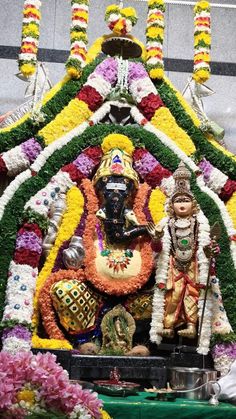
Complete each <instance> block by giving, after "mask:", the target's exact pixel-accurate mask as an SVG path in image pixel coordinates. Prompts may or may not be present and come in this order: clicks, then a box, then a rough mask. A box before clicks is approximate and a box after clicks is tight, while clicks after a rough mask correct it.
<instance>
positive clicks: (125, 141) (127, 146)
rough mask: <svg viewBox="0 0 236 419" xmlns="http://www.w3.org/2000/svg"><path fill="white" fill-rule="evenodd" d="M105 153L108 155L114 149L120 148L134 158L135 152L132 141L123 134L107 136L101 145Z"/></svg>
mask: <svg viewBox="0 0 236 419" xmlns="http://www.w3.org/2000/svg"><path fill="white" fill-rule="evenodd" d="M101 147H102V151H103V153H104V154H105V153H107V152H108V151H110V150H112V149H113V148H119V149H120V150H123V151H125V152H126V153H127V154H129V155H130V156H132V154H133V151H134V146H133V143H132V141H130V139H129V138H128V137H126V135H123V134H109V135H107V136H106V137H105V138H104V139H103V142H102V144H101Z"/></svg>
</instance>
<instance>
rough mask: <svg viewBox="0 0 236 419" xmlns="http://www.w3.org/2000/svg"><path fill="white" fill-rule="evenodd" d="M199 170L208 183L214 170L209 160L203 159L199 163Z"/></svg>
mask: <svg viewBox="0 0 236 419" xmlns="http://www.w3.org/2000/svg"><path fill="white" fill-rule="evenodd" d="M199 168H200V169H201V170H202V172H203V176H204V181H205V182H206V183H207V182H208V181H209V179H210V175H211V172H212V170H213V166H212V165H211V163H210V162H209V161H208V160H206V159H203V160H202V161H201V162H200V163H199Z"/></svg>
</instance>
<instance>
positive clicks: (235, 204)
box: [226, 192, 236, 228]
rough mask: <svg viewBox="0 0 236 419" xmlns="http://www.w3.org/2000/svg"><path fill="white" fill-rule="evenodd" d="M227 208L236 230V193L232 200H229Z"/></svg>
mask: <svg viewBox="0 0 236 419" xmlns="http://www.w3.org/2000/svg"><path fill="white" fill-rule="evenodd" d="M226 208H227V210H228V212H229V214H230V217H231V219H232V221H233V225H234V228H236V192H234V193H233V195H232V196H231V198H230V199H229V200H228V202H227V204H226Z"/></svg>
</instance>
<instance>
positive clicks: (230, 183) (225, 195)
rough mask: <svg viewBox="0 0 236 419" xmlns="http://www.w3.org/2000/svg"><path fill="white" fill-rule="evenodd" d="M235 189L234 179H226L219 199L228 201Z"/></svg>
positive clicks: (235, 182)
mask: <svg viewBox="0 0 236 419" xmlns="http://www.w3.org/2000/svg"><path fill="white" fill-rule="evenodd" d="M235 191H236V181H235V180H230V179H228V180H227V182H226V183H225V185H224V187H223V188H222V189H221V192H220V195H219V196H220V199H222V201H228V200H229V198H230V197H231V196H232V194H233V193H234V192H235Z"/></svg>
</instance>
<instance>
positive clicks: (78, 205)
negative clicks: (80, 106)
mask: <svg viewBox="0 0 236 419" xmlns="http://www.w3.org/2000/svg"><path fill="white" fill-rule="evenodd" d="M66 200H67V210H66V212H65V213H64V215H63V218H62V223H61V226H60V229H59V232H58V235H57V238H56V241H55V244H54V246H53V248H52V250H51V251H50V253H49V255H48V257H47V260H46V262H45V264H44V266H43V268H42V270H41V272H40V274H39V275H38V278H37V283H36V291H35V297H34V314H33V319H32V326H33V328H34V335H35V334H36V333H37V328H38V322H39V311H38V297H39V292H40V290H41V288H42V286H43V284H44V282H45V281H46V279H47V278H48V277H49V275H50V274H51V271H52V268H53V266H54V263H55V260H56V257H57V254H58V251H59V249H60V247H61V245H62V244H63V243H64V241H65V240H68V239H69V238H70V237H71V236H72V235H73V233H74V231H75V229H76V227H77V225H78V224H79V222H80V219H81V216H82V214H83V211H84V197H83V195H82V193H81V191H80V189H79V188H77V187H76V186H72V188H71V189H70V190H69V191H68V193H67V197H66Z"/></svg>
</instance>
